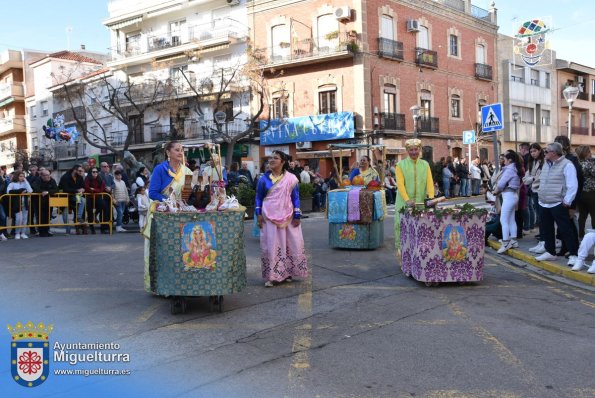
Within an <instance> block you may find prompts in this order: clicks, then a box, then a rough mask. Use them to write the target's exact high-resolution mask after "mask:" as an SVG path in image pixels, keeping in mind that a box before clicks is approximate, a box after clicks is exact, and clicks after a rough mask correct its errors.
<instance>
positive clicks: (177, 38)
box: [111, 18, 249, 60]
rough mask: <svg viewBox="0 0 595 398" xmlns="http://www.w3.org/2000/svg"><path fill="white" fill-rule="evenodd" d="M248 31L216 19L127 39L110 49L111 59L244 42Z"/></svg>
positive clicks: (243, 27)
mask: <svg viewBox="0 0 595 398" xmlns="http://www.w3.org/2000/svg"><path fill="white" fill-rule="evenodd" d="M248 34H249V29H248V28H247V27H245V26H244V25H243V24H241V23H240V22H238V21H235V20H233V19H231V18H224V19H217V20H214V21H211V22H209V23H206V24H201V25H193V26H188V27H186V28H183V29H180V30H178V31H176V32H171V33H164V34H159V35H147V34H144V33H143V34H140V35H139V36H137V39H136V40H131V39H130V38H129V39H128V40H129V41H128V42H127V43H125V44H124V43H122V44H121V46H119V47H117V48H112V49H111V50H112V59H114V60H119V59H122V58H126V57H132V56H136V55H140V54H144V53H149V52H154V51H158V50H163V49H167V48H174V47H179V46H182V45H185V44H189V43H195V44H197V45H199V46H200V47H202V48H205V47H211V46H215V45H219V44H223V43H224V42H231V41H232V40H245V39H246V38H247V37H248Z"/></svg>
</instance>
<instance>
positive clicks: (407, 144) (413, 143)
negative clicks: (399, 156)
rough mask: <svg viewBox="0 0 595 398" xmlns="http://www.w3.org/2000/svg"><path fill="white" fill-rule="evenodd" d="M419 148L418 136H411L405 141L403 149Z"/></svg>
mask: <svg viewBox="0 0 595 398" xmlns="http://www.w3.org/2000/svg"><path fill="white" fill-rule="evenodd" d="M415 147H417V148H421V140H420V139H418V138H412V139H410V140H407V141H405V149H410V148H415Z"/></svg>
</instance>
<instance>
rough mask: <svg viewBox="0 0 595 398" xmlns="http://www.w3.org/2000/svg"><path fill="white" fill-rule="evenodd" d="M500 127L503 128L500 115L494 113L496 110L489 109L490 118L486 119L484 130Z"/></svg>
mask: <svg viewBox="0 0 595 398" xmlns="http://www.w3.org/2000/svg"><path fill="white" fill-rule="evenodd" d="M499 126H502V122H501V121H500V119H498V115H496V112H494V110H493V109H492V108H489V109H488V116H487V117H486V120H485V121H484V124H483V128H484V129H487V128H494V127H499Z"/></svg>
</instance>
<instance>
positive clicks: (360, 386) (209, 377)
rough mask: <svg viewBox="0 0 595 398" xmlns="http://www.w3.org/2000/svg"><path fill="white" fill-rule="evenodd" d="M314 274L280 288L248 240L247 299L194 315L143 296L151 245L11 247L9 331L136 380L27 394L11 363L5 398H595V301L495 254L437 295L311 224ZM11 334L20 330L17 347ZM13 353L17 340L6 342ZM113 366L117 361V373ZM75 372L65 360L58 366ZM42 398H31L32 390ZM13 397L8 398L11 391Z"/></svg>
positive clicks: (377, 254)
mask: <svg viewBox="0 0 595 398" xmlns="http://www.w3.org/2000/svg"><path fill="white" fill-rule="evenodd" d="M303 228H304V236H305V240H306V245H307V250H308V254H309V260H310V266H311V270H312V272H311V277H310V278H308V279H307V280H303V281H297V282H294V283H292V284H284V285H281V286H278V287H275V288H265V287H264V286H263V281H262V280H261V277H260V259H259V250H258V241H257V240H256V239H255V238H252V237H251V236H250V233H249V232H250V229H251V224H247V226H246V233H245V243H246V254H247V267H248V287H247V288H246V289H245V290H244V291H243V292H241V293H238V294H235V295H230V296H226V297H225V301H224V304H225V305H224V312H223V313H221V314H220V313H210V312H209V311H208V308H209V306H208V302H207V299H206V298H193V299H191V300H190V309H189V311H188V313H186V314H183V315H176V316H174V315H171V314H170V300H168V299H166V298H162V297H155V296H151V295H150V294H148V293H145V292H144V290H143V265H142V254H143V242H142V238H141V236H140V235H139V234H137V233H123V234H117V235H114V236H107V235H95V236H91V235H88V236H69V237H66V236H55V237H53V238H46V239H41V238H31V239H29V240H27V241H23V240H21V241H9V242H2V243H0V250H1V252H0V253H2V255H1V256H0V281H2V282H1V288H0V303H2V306H1V315H2V316H1V319H2V320H3V321H4V323H5V324H14V323H16V322H17V321H21V322H26V321H27V320H32V321H33V322H39V321H45V322H48V323H53V324H54V332H53V334H52V338H51V339H52V341H60V342H62V343H64V342H95V341H97V342H116V343H118V344H120V347H121V348H120V352H125V353H128V354H129V355H130V362H129V363H125V364H119V365H118V366H120V367H125V368H129V369H131V371H132V375H130V376H111V377H107V376H106V377H100V376H90V377H83V376H72V377H70V378H67V377H64V376H62V377H60V376H55V375H52V376H51V377H50V378H48V380H47V381H46V382H45V383H44V384H43V385H42V386H40V387H36V389H35V391H34V393H35V395H32V394H33V392H31V391H32V390H23V387H20V386H18V385H17V384H16V383H14V382H13V381H11V380H10V370H9V361H8V360H3V361H0V362H1V365H0V391H4V392H5V393H6V392H11V393H12V394H11V395H6V396H47V397H62V396H64V397H82V396H91V395H92V392H95V393H97V392H101V395H103V396H127V397H131V396H132V397H135V396H139V397H140V396H142V397H153V396H154V397H595V378H594V377H593V363H594V362H593V358H595V292H594V291H592V290H589V289H587V288H583V287H580V286H572V285H568V284H564V283H562V282H560V281H557V280H553V279H550V278H547V277H544V276H543V275H541V274H538V273H536V272H534V271H532V270H529V269H527V267H525V265H524V264H522V263H516V264H515V263H511V262H509V260H508V258H505V257H499V256H496V255H494V254H493V253H494V252H493V251H492V250H490V249H487V251H486V257H485V268H484V280H483V281H482V282H480V283H473V284H467V285H458V284H455V285H444V286H440V287H426V286H425V285H424V284H421V283H418V282H416V281H414V280H412V279H410V278H407V277H405V276H404V275H403V274H402V273H401V271H400V268H399V266H398V264H397V261H396V259H395V257H394V251H393V247H392V239H393V233H392V218H389V219H388V220H386V222H385V238H386V241H385V242H386V243H385V245H384V247H382V248H380V249H377V250H374V251H347V250H333V249H330V248H329V247H328V238H327V224H326V220H324V219H321V218H309V219H307V220H304V222H303ZM9 337H10V335H9V334H8V333H5V337H4V338H5V339H6V340H3V341H6V342H8V341H9ZM2 345H3V347H2V349H0V353H1V354H2V357H3V358H5V356H4V355H5V354H6V355H8V354H7V351H8V350H7V348H8V343H2ZM109 365H110V364H102V366H106V367H109ZM52 366H53V367H54V368H60V367H62V368H66V367H67V366H66V365H65V364H56V363H54V364H52ZM24 391H27V395H19V394H24ZM2 396H4V393H3V394H2Z"/></svg>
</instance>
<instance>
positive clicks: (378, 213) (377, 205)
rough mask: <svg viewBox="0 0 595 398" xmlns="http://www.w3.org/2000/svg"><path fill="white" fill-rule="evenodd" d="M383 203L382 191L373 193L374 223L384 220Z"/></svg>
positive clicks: (384, 201)
mask: <svg viewBox="0 0 595 398" xmlns="http://www.w3.org/2000/svg"><path fill="white" fill-rule="evenodd" d="M383 199H384V200H383ZM384 203H386V199H385V196H384V191H376V192H374V221H377V220H382V219H383V218H384V214H385V212H384V206H383V204H384Z"/></svg>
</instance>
